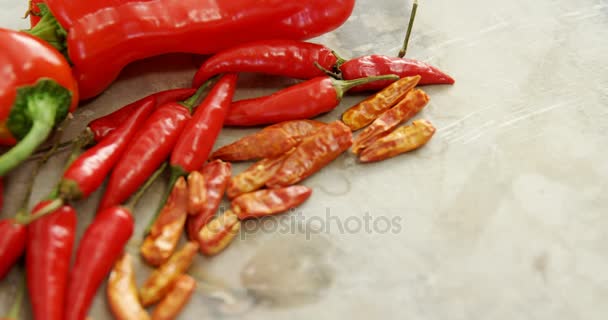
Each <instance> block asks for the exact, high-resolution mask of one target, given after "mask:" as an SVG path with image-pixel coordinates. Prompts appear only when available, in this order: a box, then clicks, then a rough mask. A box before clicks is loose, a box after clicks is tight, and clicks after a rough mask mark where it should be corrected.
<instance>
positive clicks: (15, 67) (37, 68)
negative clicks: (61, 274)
mask: <svg viewBox="0 0 608 320" xmlns="http://www.w3.org/2000/svg"><path fill="white" fill-rule="evenodd" d="M0 43H3V44H5V45H3V49H2V50H0V66H2V69H1V70H0V144H4V145H14V146H13V147H12V148H11V149H10V150H9V151H7V152H6V153H4V154H3V155H2V156H0V176H4V175H5V174H6V173H8V172H9V171H10V170H11V169H13V168H14V167H16V166H17V165H18V164H19V163H21V162H22V161H23V160H25V159H26V158H27V157H28V156H29V155H30V154H31V153H32V152H33V151H34V150H35V149H36V148H37V147H38V146H39V145H40V144H41V143H42V142H44V141H45V140H46V138H47V137H48V136H49V135H50V133H51V131H52V129H53V127H54V126H55V125H56V124H58V123H60V122H61V121H63V119H64V118H65V117H66V116H67V114H68V112H70V111H74V110H75V109H76V106H77V104H78V90H77V89H76V81H75V80H74V77H73V76H72V73H71V69H70V66H69V65H68V63H67V62H66V60H65V59H64V58H63V57H62V56H61V54H60V53H59V52H57V51H56V50H55V49H53V48H52V47H51V46H49V45H48V44H46V43H44V42H43V41H40V39H37V38H35V37H32V36H30V35H28V34H25V33H23V32H18V31H14V30H7V29H2V28H0ZM17 141H18V143H17ZM15 143H16V144H15Z"/></svg>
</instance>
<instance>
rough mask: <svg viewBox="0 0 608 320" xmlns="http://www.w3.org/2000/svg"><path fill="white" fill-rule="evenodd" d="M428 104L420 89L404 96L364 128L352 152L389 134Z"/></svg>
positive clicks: (354, 143)
mask: <svg viewBox="0 0 608 320" xmlns="http://www.w3.org/2000/svg"><path fill="white" fill-rule="evenodd" d="M428 102H429V96H428V95H427V94H426V93H425V92H424V91H422V90H420V89H414V90H412V91H410V92H408V93H407V95H405V98H403V100H401V101H399V103H397V104H396V105H395V106H394V107H392V108H391V109H389V110H387V111H385V112H384V113H383V114H382V115H381V116H380V117H378V119H376V120H374V122H372V124H371V125H369V127H367V128H365V129H364V130H363V131H362V132H361V133H360V134H359V135H358V136H357V137H356V138H355V140H354V141H353V147H352V151H353V153H354V154H358V153H359V152H361V150H363V149H365V148H366V147H367V146H369V145H370V144H372V143H373V142H374V141H376V140H377V139H378V138H381V137H383V136H385V135H387V134H389V133H390V132H391V131H392V130H393V129H394V128H395V127H397V126H398V125H399V124H401V123H403V122H406V121H408V120H409V119H411V118H412V117H413V116H415V115H416V114H417V113H418V112H420V110H422V108H424V106H426V104H427V103H428Z"/></svg>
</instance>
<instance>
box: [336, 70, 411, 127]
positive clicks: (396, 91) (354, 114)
mask: <svg viewBox="0 0 608 320" xmlns="http://www.w3.org/2000/svg"><path fill="white" fill-rule="evenodd" d="M419 80H420V76H414V77H408V78H403V79H401V80H399V81H396V82H393V83H392V84H391V85H389V86H388V87H386V88H385V89H384V90H382V91H380V92H378V93H376V94H374V95H373V96H371V97H369V98H367V99H365V100H363V101H361V102H359V103H358V104H356V105H354V106H352V107H350V108H349V109H348V110H346V111H345V112H344V114H342V121H344V124H346V125H347V126H349V127H350V129H351V130H353V131H354V130H359V129H361V128H363V127H365V126H366V125H368V124H370V123H372V121H374V120H375V119H376V118H378V117H379V116H380V115H381V114H382V113H383V112H384V111H386V110H388V109H390V108H391V107H392V106H394V105H395V104H396V103H397V102H398V101H400V100H401V99H403V97H405V95H406V94H407V93H408V92H410V90H412V89H413V88H414V87H415V86H416V85H417V84H418V81H419Z"/></svg>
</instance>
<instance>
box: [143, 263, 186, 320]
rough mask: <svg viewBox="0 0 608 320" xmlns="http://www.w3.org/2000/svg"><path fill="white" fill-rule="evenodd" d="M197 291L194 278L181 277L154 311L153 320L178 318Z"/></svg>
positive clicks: (184, 275)
mask: <svg viewBox="0 0 608 320" xmlns="http://www.w3.org/2000/svg"><path fill="white" fill-rule="evenodd" d="M195 289H196V280H194V278H192V277H191V276H189V275H187V274H183V275H181V276H179V277H178V278H177V280H175V284H173V288H171V291H169V293H167V295H166V296H165V298H164V299H163V300H161V302H160V303H159V304H158V306H156V308H155V309H154V312H153V313H152V320H173V319H175V318H177V316H178V315H179V313H180V312H181V311H182V309H183V308H184V306H186V303H188V300H190V297H191V296H192V293H194V290H195Z"/></svg>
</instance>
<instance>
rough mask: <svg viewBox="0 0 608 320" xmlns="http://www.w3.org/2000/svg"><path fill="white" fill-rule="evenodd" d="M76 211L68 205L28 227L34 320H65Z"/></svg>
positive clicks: (28, 268)
mask: <svg viewBox="0 0 608 320" xmlns="http://www.w3.org/2000/svg"><path fill="white" fill-rule="evenodd" d="M75 233H76V210H74V208H72V207H70V206H67V205H64V206H62V207H61V208H59V209H57V210H56V211H54V212H53V213H51V214H49V215H47V216H45V217H42V218H40V219H38V220H36V221H34V222H32V223H31V224H30V225H29V226H28V232H27V248H26V255H25V271H26V274H27V287H28V293H29V297H30V302H31V304H32V314H33V316H34V319H45V320H65V316H64V315H65V304H64V301H65V296H66V288H67V280H68V272H69V267H70V258H71V256H72V246H73V244H74V236H75Z"/></svg>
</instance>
